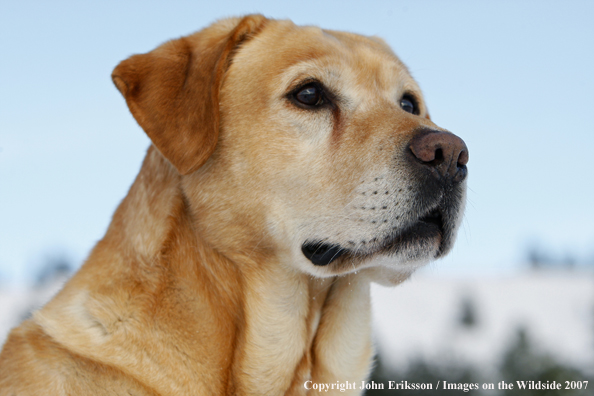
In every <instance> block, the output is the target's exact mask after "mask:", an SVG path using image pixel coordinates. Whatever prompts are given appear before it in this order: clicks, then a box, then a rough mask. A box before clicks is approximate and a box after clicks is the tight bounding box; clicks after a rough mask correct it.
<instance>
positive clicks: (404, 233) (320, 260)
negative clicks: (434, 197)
mask: <svg viewBox="0 0 594 396" xmlns="http://www.w3.org/2000/svg"><path fill="white" fill-rule="evenodd" d="M446 224H447V222H446V220H445V216H444V212H443V211H442V210H441V209H440V208H439V207H436V208H434V209H431V210H430V211H429V212H426V213H425V214H424V215H422V216H420V217H419V218H418V219H417V220H416V221H414V222H412V223H411V224H410V225H409V226H407V227H405V228H404V229H401V230H397V231H396V232H395V233H393V234H390V235H387V236H386V237H384V238H383V239H379V240H378V239H373V240H372V241H370V243H369V244H368V245H367V246H366V247H365V248H360V249H350V248H345V247H343V246H341V245H339V244H336V243H327V242H322V241H306V242H305V243H303V245H302V246H301V251H302V252H303V255H304V256H305V257H307V259H308V260H310V261H311V262H312V264H314V265H317V266H325V265H328V264H330V263H332V262H333V261H335V260H337V259H338V258H340V257H342V256H350V257H352V258H355V257H359V258H367V257H370V256H373V255H375V254H378V253H388V254H389V253H396V252H399V251H402V250H404V249H407V248H410V247H411V246H413V245H421V244H423V243H424V242H427V241H438V242H439V249H438V251H437V252H436V254H435V257H438V256H439V255H440V254H441V252H442V251H443V247H444V245H445V244H446V241H445V235H446V232H445V229H446Z"/></svg>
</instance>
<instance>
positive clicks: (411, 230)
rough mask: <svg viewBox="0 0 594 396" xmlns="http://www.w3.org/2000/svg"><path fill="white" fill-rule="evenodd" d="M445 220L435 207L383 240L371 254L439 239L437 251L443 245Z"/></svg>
mask: <svg viewBox="0 0 594 396" xmlns="http://www.w3.org/2000/svg"><path fill="white" fill-rule="evenodd" d="M444 228H445V220H444V215H443V211H442V210H441V209H440V208H439V207H435V208H433V209H430V210H429V211H426V212H425V214H423V215H422V216H419V217H418V219H417V220H416V221H414V222H412V223H411V224H410V225H409V226H408V227H406V228H404V229H402V230H398V231H397V232H395V233H394V234H391V235H389V236H388V237H386V238H385V240H384V242H383V243H382V244H381V245H380V247H379V248H378V249H375V251H374V252H373V253H372V254H375V253H379V252H382V251H389V250H391V249H393V248H394V247H396V246H397V245H400V244H402V243H406V242H407V241H419V240H423V239H439V244H440V247H439V250H441V247H442V245H443V243H444Z"/></svg>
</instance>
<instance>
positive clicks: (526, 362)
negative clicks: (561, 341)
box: [500, 328, 592, 396]
mask: <svg viewBox="0 0 594 396" xmlns="http://www.w3.org/2000/svg"><path fill="white" fill-rule="evenodd" d="M500 374H501V376H502V378H501V379H502V380H505V382H506V383H512V384H514V385H515V386H514V389H512V390H508V391H506V392H505V394H506V395H518V396H557V395H571V396H586V395H592V389H591V388H590V386H591V384H592V378H587V377H586V376H585V375H584V374H583V373H581V372H580V371H578V370H576V369H575V368H572V367H568V366H565V365H563V364H561V363H559V362H558V361H556V360H555V359H553V358H552V357H551V356H549V355H547V354H545V353H539V352H536V351H535V350H534V349H533V347H532V345H531V343H530V340H529V338H528V333H527V331H526V330H525V329H524V328H519V329H518V330H517V333H516V337H515V340H514V341H513V342H512V343H511V344H510V346H509V348H508V349H507V351H506V352H505V353H504V355H503V359H502V362H501V367H500ZM587 380H590V383H589V384H588V388H590V389H587V390H585V389H581V390H580V389H570V390H567V389H565V381H569V382H570V383H571V381H587ZM516 381H535V382H536V383H538V382H539V381H540V382H541V383H546V382H547V381H548V382H549V383H552V382H553V381H556V382H557V383H561V389H560V390H542V389H541V390H538V389H518V386H517V382H516Z"/></svg>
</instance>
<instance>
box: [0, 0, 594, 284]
mask: <svg viewBox="0 0 594 396" xmlns="http://www.w3.org/2000/svg"><path fill="white" fill-rule="evenodd" d="M252 12H260V13H263V14H264V15H266V16H268V17H273V18H290V19H292V20H293V21H294V22H296V23H297V24H314V25H319V26H321V27H324V28H330V29H338V30H348V31H352V32H356V33H361V34H365V35H378V36H380V37H383V38H384V39H385V40H386V41H387V42H388V43H389V44H390V45H391V46H392V47H393V49H394V50H395V52H396V53H397V54H398V55H399V56H400V58H401V59H402V60H403V61H404V62H405V63H406V64H407V65H408V66H409V68H410V70H411V72H412V74H413V76H414V77H415V78H416V79H417V81H418V82H419V83H420V85H421V87H422V89H423V91H424V93H425V97H426V99H427V101H428V105H429V110H430V112H431V116H432V119H433V120H434V121H435V122H436V123H437V124H438V125H440V126H442V127H444V128H447V129H449V130H451V131H452V132H454V133H456V134H457V135H459V136H461V137H462V138H463V139H464V140H465V141H466V143H467V145H468V147H469V150H470V163H469V182H468V185H469V188H470V190H469V194H468V205H467V211H466V216H465V220H464V222H463V227H462V229H461V230H460V233H459V238H458V243H457V245H456V247H455V248H454V251H453V252H452V253H451V254H450V256H449V257H447V258H446V259H443V260H441V261H439V262H437V263H436V264H433V265H431V266H430V268H429V269H428V271H430V272H432V273H437V274H444V275H460V274H470V275H473V276H474V275H477V276H483V275H484V276H487V275H493V274H505V273H510V272H513V271H515V270H517V269H518V268H520V267H521V265H522V263H523V261H524V260H525V252H526V249H527V247H528V246H531V245H534V244H538V245H540V246H542V247H543V248H544V249H546V250H548V251H550V252H551V253H552V254H555V255H558V256H564V255H566V254H571V255H573V256H575V258H576V259H577V260H578V261H579V262H586V261H590V262H594V227H593V224H594V210H593V209H592V203H593V201H594V176H593V175H592V171H591V169H592V167H593V166H592V156H593V155H592V151H593V149H594V118H593V117H592V113H593V112H594V66H593V65H594V2H589V1H583V2H580V1H557V2H550V1H498V2H486V1H447V2H446V1H414V2H413V1H358V2H353V1H344V0H343V1H298V2H294V1H293V2H280V1H257V0H254V1H249V2H247V1H235V2H232V1H218V2H213V1H167V2H154V1H101V2H81V1H51V2H48V1H26V0H20V1H18V2H17V1H8V0H1V1H0V280H4V282H19V281H23V280H26V279H27V277H28V276H29V275H30V274H31V273H32V272H33V271H34V270H35V268H36V267H37V266H39V263H40V262H42V260H43V258H44V257H45V256H47V255H48V254H58V253H60V252H65V253H66V254H68V255H69V256H70V257H71V258H72V259H73V260H75V261H76V262H77V263H80V262H81V261H82V260H83V259H84V257H85V256H86V255H87V254H88V252H89V250H90V249H91V248H92V246H93V245H94V244H95V242H96V241H98V240H99V239H100V238H101V237H102V235H103V233H104V232H105V229H106V227H107V225H108V223H109V221H110V218H111V214H112V213H113V211H114V209H115V208H116V206H117V204H118V203H119V201H120V200H121V199H122V198H123V197H124V195H125V194H126V192H127V189H128V188H129V186H130V184H131V183H132V181H133V179H134V177H135V175H136V173H137V172H138V169H139V167H140V163H141V161H142V158H143V156H144V153H145V151H146V149H147V147H148V145H149V140H148V139H147V138H146V136H145V135H144V133H143V132H142V130H141V129H140V128H139V127H138V126H137V124H136V123H135V121H134V120H133V118H132V116H131V115H130V114H129V112H128V109H127V108H126V105H125V103H124V101H123V99H122V98H121V96H120V94H119V93H118V92H117V90H116V89H115V87H114V86H113V85H112V83H111V80H110V74H111V71H112V69H113V68H114V67H115V66H116V65H117V63H118V62H119V61H121V60H123V59H125V58H126V57H128V56H129V55H131V54H133V53H139V52H146V51H150V50H151V49H153V48H154V47H156V46H157V45H158V44H160V43H162V42H164V41H166V40H168V39H171V38H175V37H179V36H182V35H186V34H188V33H191V32H194V31H196V30H199V29H201V28H202V27H204V26H206V25H208V24H209V23H211V22H213V21H214V20H216V19H219V18H222V17H226V16H234V15H241V14H246V13H252Z"/></svg>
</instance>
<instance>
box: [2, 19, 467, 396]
mask: <svg viewBox="0 0 594 396" xmlns="http://www.w3.org/2000/svg"><path fill="white" fill-rule="evenodd" d="M112 78H113V81H114V83H115V86H116V87H117V89H118V90H119V91H120V92H121V94H122V95H123V97H124V99H125V101H126V104H127V105H128V107H129V109H130V112H131V113H132V115H133V116H134V118H135V119H136V121H137V122H138V124H140V126H141V127H142V128H143V130H144V131H145V132H146V134H147V135H148V136H149V137H150V139H151V141H152V145H151V147H150V148H149V150H148V153H147V155H146V158H145V160H144V163H143V165H142V169H141V170H140V173H139V175H138V177H137V178H136V180H135V181H134V184H133V185H132V187H131V188H130V191H129V193H128V195H127V196H126V198H125V199H124V200H123V201H122V203H121V205H120V206H119V208H118V209H117V211H116V213H115V215H114V217H113V220H112V223H111V225H110V227H109V229H108V230H107V233H106V234H105V237H104V238H103V239H102V240H101V241H100V242H99V243H98V244H97V246H95V248H94V249H93V251H92V252H91V254H90V256H89V258H88V260H87V261H86V262H85V264H84V265H83V266H82V268H81V269H80V271H78V273H77V274H76V275H74V277H73V278H72V279H71V280H70V281H69V282H68V283H67V284H66V285H65V287H64V288H63V290H62V291H61V292H60V293H59V294H58V295H56V296H55V298H54V299H53V300H51V301H50V302H49V303H48V304H47V305H46V306H45V307H43V308H42V309H40V310H39V311H37V312H35V313H34V315H33V317H32V318H31V319H29V320H26V321H25V322H23V323H22V324H21V325H20V326H19V327H17V328H16V329H14V330H13V331H12V332H11V333H10V335H9V337H8V339H7V342H6V344H5V345H4V349H3V351H2V354H1V355H0V394H1V395H13V394H14V395H41V394H48V395H49V394H51V395H108V394H109V395H112V394H118V395H137V396H139V395H176V396H180V395H192V396H194V395H263V394H267V395H283V394H290V395H299V394H307V393H308V392H309V393H311V392H317V391H316V390H315V389H313V388H312V387H311V386H310V387H307V386H305V385H304V384H306V383H307V384H332V383H336V382H337V381H338V382H340V383H345V382H348V383H353V382H355V383H361V381H362V380H365V379H367V377H368V375H369V371H370V366H371V360H372V358H373V350H372V345H371V334H370V333H371V330H370V313H369V305H370V297H369V287H370V286H369V285H370V283H371V282H373V281H376V282H381V283H382V284H391V285H396V284H398V283H400V282H402V281H404V280H405V279H407V278H408V277H409V275H410V274H411V273H412V272H413V271H414V270H415V269H416V268H418V267H420V266H422V265H424V264H426V263H428V262H429V261H431V260H433V259H436V258H439V257H442V256H443V255H445V254H446V253H447V252H448V251H449V250H450V249H451V247H452V244H453V242H454V239H455V236H456V231H457V229H458V226H459V224H460V220H461V218H462V212H463V209H464V202H465V191H466V175H467V168H466V164H467V162H468V149H467V148H466V145H465V144H464V142H463V141H462V140H461V139H460V138H459V137H457V136H456V135H454V134H452V133H450V132H448V131H447V130H444V129H442V128H440V127H438V126H436V125H435V124H434V123H433V122H432V121H431V120H430V118H429V113H428V110H427V105H426V103H425V101H424V99H423V95H422V94H421V91H420V90H419V87H418V85H417V84H416V82H415V81H414V80H413V79H412V78H411V76H410V75H409V73H408V71H407V69H406V67H405V66H404V65H403V64H402V63H401V61H400V60H399V59H398V58H397V57H396V56H395V55H394V53H393V52H392V50H391V49H390V48H389V47H388V46H387V44H386V43H385V42H384V41H382V40H381V39H379V38H377V37H363V36H360V35H356V34H352V33H344V32H336V31H329V30H323V29H320V28H317V27H311V26H310V27H299V26H295V25H294V24H293V23H292V22H290V21H278V20H271V19H266V18H264V17H262V16H260V15H251V16H247V17H244V18H232V19H225V20H222V21H219V22H216V23H215V24H213V25H211V26H209V27H207V28H206V29H204V30H201V31H199V32H197V33H195V34H192V35H190V36H187V37H183V38H180V39H176V40H172V41H169V42H166V43H165V44H163V45H161V46H160V47H158V48H156V49H155V50H153V51H151V52H149V53H146V54H141V55H134V56H132V57H130V58H128V59H126V60H124V61H123V62H121V63H120V64H119V65H118V66H117V67H116V68H115V70H114V71H113V75H112ZM331 392H332V390H330V392H328V393H331ZM335 392H337V393H338V392H339V390H335ZM348 392H351V393H353V394H358V393H360V392H362V391H361V390H359V389H348V390H347V392H344V393H343V392H340V394H345V393H346V394H348Z"/></svg>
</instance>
